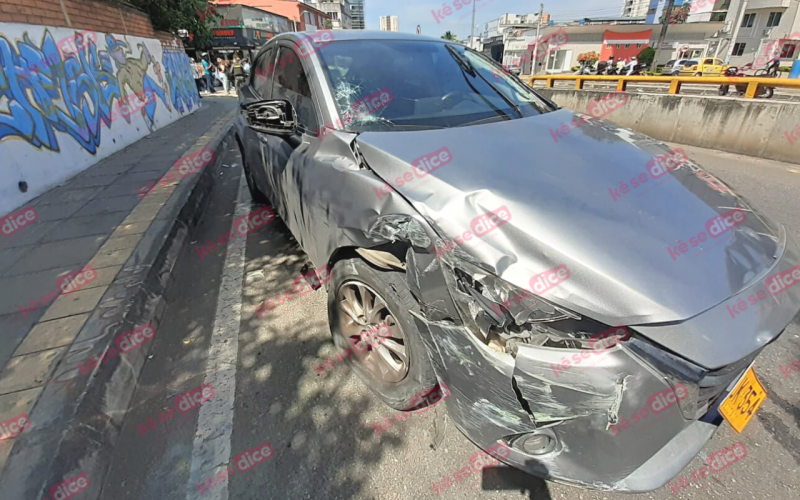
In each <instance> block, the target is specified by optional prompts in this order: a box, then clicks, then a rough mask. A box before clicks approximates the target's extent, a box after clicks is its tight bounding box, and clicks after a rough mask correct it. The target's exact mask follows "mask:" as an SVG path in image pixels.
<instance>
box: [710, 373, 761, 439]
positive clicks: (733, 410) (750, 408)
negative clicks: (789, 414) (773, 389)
mask: <svg viewBox="0 0 800 500" xmlns="http://www.w3.org/2000/svg"><path fill="white" fill-rule="evenodd" d="M765 399H767V391H766V390H765V389H764V386H763V385H761V382H759V381H758V377H756V372H755V370H753V367H752V366H751V367H750V368H748V369H747V372H745V374H744V376H743V377H742V378H741V380H739V383H738V384H736V387H734V388H733V390H732V391H731V393H730V394H728V397H727V398H725V401H723V402H722V404H721V405H719V412H720V413H722V416H723V417H725V420H727V421H728V423H729V424H731V427H733V428H734V430H736V432H742V431H743V430H744V427H745V426H746V425H747V423H748V422H749V421H750V419H751V418H753V415H755V414H756V411H757V410H758V407H759V406H761V403H763V402H764V400H765Z"/></svg>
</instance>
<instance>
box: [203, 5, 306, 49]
mask: <svg viewBox="0 0 800 500" xmlns="http://www.w3.org/2000/svg"><path fill="white" fill-rule="evenodd" d="M217 13H219V14H220V15H221V16H222V19H220V20H219V21H218V24H217V25H216V26H214V27H213V28H214V29H213V30H212V35H213V38H212V40H211V46H212V47H213V51H212V52H213V53H214V54H216V57H222V58H223V59H232V58H233V56H234V55H235V54H238V55H240V56H241V57H243V58H248V59H250V60H251V61H252V60H253V57H254V56H255V55H256V53H257V52H258V49H260V48H261V46H262V45H264V44H265V43H267V41H269V39H270V38H272V37H274V36H275V35H277V34H279V33H286V32H289V31H292V27H293V23H292V21H290V20H289V19H288V18H286V17H284V16H279V15H277V14H273V13H271V12H267V11H265V10H261V9H256V8H253V7H248V6H246V5H229V6H218V7H217Z"/></svg>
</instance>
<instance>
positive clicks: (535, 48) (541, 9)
mask: <svg viewBox="0 0 800 500" xmlns="http://www.w3.org/2000/svg"><path fill="white" fill-rule="evenodd" d="M473 2H474V0H473ZM542 15H544V4H543V3H540V4H539V17H538V18H537V19H536V41H535V42H534V44H533V60H532V61H531V76H533V75H535V74H536V53H537V52H538V51H539V50H538V49H539V30H540V29H541V28H542Z"/></svg>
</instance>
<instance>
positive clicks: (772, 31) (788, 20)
mask: <svg viewBox="0 0 800 500" xmlns="http://www.w3.org/2000/svg"><path fill="white" fill-rule="evenodd" d="M742 1H743V0H732V1H731V0H727V1H726V2H718V5H717V7H721V6H722V5H724V4H726V3H730V6H729V7H728V8H727V14H726V18H725V21H726V23H729V26H730V28H729V29H730V32H731V33H732V32H733V30H734V29H735V23H737V22H738V24H739V33H738V36H737V37H736V40H735V41H734V44H733V53H732V56H731V60H730V64H731V65H733V66H739V67H741V66H743V65H745V64H747V63H751V62H755V67H756V68H759V67H763V66H765V65H766V62H767V61H769V59H771V58H773V57H780V58H781V64H782V65H784V66H791V64H792V62H793V61H794V60H797V59H798V58H800V3H798V2H797V0H749V1H748V2H747V10H746V11H745V12H744V15H740V13H741V8H742V3H741V2H742ZM726 45H727V44H726ZM724 48H727V47H724Z"/></svg>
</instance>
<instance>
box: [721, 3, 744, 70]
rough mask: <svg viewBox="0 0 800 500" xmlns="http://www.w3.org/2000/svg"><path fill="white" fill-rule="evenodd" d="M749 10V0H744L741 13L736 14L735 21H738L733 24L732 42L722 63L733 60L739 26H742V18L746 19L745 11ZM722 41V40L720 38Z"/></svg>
mask: <svg viewBox="0 0 800 500" xmlns="http://www.w3.org/2000/svg"><path fill="white" fill-rule="evenodd" d="M746 10H747V0H744V1H743V2H742V10H740V11H739V14H738V15H737V16H736V19H735V20H734V22H735V23H736V24H735V25H734V26H733V34H732V35H731V43H730V45H728V50H727V51H726V52H725V61H723V63H722V64H728V63H729V62H730V61H731V56H732V55H733V46H734V45H735V44H736V38H738V37H739V28H740V27H741V26H742V20H743V19H744V11H746ZM720 43H722V40H720Z"/></svg>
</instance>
